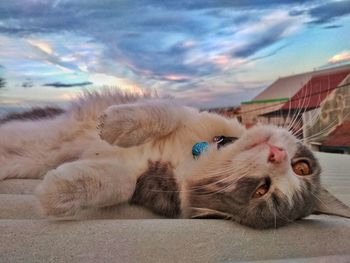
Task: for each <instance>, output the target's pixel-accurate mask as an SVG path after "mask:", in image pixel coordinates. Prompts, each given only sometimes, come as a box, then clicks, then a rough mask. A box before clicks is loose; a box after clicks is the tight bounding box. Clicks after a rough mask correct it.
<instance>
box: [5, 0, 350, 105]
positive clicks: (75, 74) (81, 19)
mask: <svg viewBox="0 0 350 263" xmlns="http://www.w3.org/2000/svg"><path fill="white" fill-rule="evenodd" d="M17 2H18V1H0V64H1V65H3V66H4V67H5V69H6V70H2V71H4V72H5V73H4V74H6V77H7V80H8V83H9V85H8V86H11V87H13V88H11V89H8V90H7V91H6V92H7V93H8V94H11V96H14V97H15V96H17V95H18V94H20V93H21V91H22V90H20V89H24V87H23V85H22V84H23V83H25V81H26V78H28V77H30V79H31V83H32V85H33V87H31V89H32V88H34V87H37V88H38V90H42V91H43V92H42V94H43V96H44V94H47V96H58V95H57V94H61V93H59V92H63V91H62V90H63V89H52V88H50V87H52V85H51V86H50V85H47V84H54V85H53V86H57V87H58V86H60V85H61V84H63V86H62V87H64V85H68V86H67V87H65V89H64V91H65V94H67V90H68V89H72V90H74V89H76V90H78V88H79V87H81V86H84V85H80V86H79V85H75V84H81V83H83V84H84V83H91V86H95V87H100V86H118V87H121V88H124V89H128V90H135V91H140V90H141V89H142V88H150V89H157V90H158V91H159V92H160V93H164V94H169V93H170V94H175V95H177V96H180V97H181V98H184V100H185V97H186V96H187V98H188V99H187V101H189V102H191V103H194V104H198V103H200V102H201V103H206V104H211V105H215V106H217V105H220V104H223V103H225V104H228V103H229V104H239V102H240V100H247V99H249V98H250V97H251V96H253V93H254V92H257V91H258V90H260V89H262V88H263V87H262V86H261V85H256V86H255V85H252V84H251V83H252V82H256V83H264V85H268V84H269V83H270V82H272V81H273V79H274V78H276V77H279V76H281V75H289V74H291V73H294V72H295V68H294V67H293V66H294V65H296V64H298V63H299V64H302V66H300V67H299V68H298V71H303V70H310V69H312V68H314V67H318V66H320V63H322V61H323V62H324V61H327V60H329V63H332V64H335V63H340V62H344V61H349V51H344V52H342V53H339V54H337V55H334V56H333V57H331V58H329V57H330V54H336V53H337V52H338V51H339V50H343V48H344V45H342V46H341V43H348V41H349V38H346V34H347V33H348V32H349V30H350V22H349V20H350V19H349V14H350V9H349V8H350V1H349V0H343V1H331V0H325V1H321V2H320V1H316V0H311V1H302V0H297V1H277V0H272V1H263V0H249V1H208V0H193V1H185V0H179V1H159V0H135V1H107V0H101V1H96V0H75V1H68V0H55V1H49V0H40V1H21V2H20V3H21V4H18V3H17ZM326 29H327V30H326ZM334 32H337V36H338V38H337V40H336V41H335V40H334V41H331V40H332V39H334V35H332V33H334ZM319 43H322V45H319ZM333 46H334V47H333ZM339 46H341V47H339ZM321 48H322V50H321ZM310 49H312V50H311V51H310ZM325 50H327V52H328V53H327V52H325ZM316 51H317V52H316ZM301 57H302V58H303V63H300V58H301ZM298 58H299V59H298ZM293 61H294V64H293ZM299 64H298V65H299ZM303 66H304V67H303ZM70 85H71V86H70ZM24 86H26V85H24ZM49 86H50V87H49ZM86 86H90V85H86ZM86 86H84V87H86ZM31 89H27V90H28V92H29V90H31ZM248 90H249V92H248ZM28 94H29V93H28ZM196 94H197V95H198V96H197V99H194V98H192V96H196ZM229 94H234V95H229ZM220 96H225V99H224V98H221V99H220ZM0 100H1V98H0ZM0 104H1V101H0Z"/></svg>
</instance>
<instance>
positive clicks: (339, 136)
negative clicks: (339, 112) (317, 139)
mask: <svg viewBox="0 0 350 263" xmlns="http://www.w3.org/2000/svg"><path fill="white" fill-rule="evenodd" d="M322 145H324V146H338V147H350V120H346V121H344V122H343V123H342V124H340V125H339V126H338V127H337V128H336V129H335V130H334V131H333V132H331V133H330V134H329V135H328V137H327V139H326V140H325V141H324V142H323V144H322Z"/></svg>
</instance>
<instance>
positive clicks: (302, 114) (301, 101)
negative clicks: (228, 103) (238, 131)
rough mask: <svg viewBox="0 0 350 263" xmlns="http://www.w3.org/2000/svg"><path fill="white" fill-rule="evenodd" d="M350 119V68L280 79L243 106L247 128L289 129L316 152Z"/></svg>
mask: <svg viewBox="0 0 350 263" xmlns="http://www.w3.org/2000/svg"><path fill="white" fill-rule="evenodd" d="M348 118H350V65H345V66H340V67H333V68H329V69H324V70H318V71H312V72H307V73H303V74H298V75H293V76H288V77H285V78H280V79H278V80H276V81H275V82H274V83H273V84H272V85H270V86H269V87H268V88H267V89H265V90H264V91H263V92H261V93H260V94H259V95H258V96H256V97H255V98H254V99H253V100H252V101H248V102H242V104H241V119H242V123H244V124H245V125H246V126H247V127H250V126H251V125H254V124H255V123H257V122H260V123H270V124H275V125H278V126H284V127H288V128H290V129H291V130H292V131H293V132H294V134H295V135H296V136H298V137H299V138H304V140H305V141H307V142H308V143H309V144H310V145H312V146H314V147H315V148H317V149H319V148H320V147H321V148H322V147H323V146H322V142H323V141H324V140H325V139H326V138H327V136H328V135H329V134H330V133H331V132H332V131H333V130H334V129H335V127H337V126H339V125H340V124H342V123H343V122H344V121H345V120H346V119H348ZM325 147H326V145H324V147H323V148H322V149H325Z"/></svg>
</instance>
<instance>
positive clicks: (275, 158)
mask: <svg viewBox="0 0 350 263" xmlns="http://www.w3.org/2000/svg"><path fill="white" fill-rule="evenodd" d="M269 147H270V154H269V159H268V161H269V162H271V163H280V162H282V161H283V160H284V159H285V158H286V156H287V153H286V151H285V150H283V149H281V148H278V147H276V146H272V145H269Z"/></svg>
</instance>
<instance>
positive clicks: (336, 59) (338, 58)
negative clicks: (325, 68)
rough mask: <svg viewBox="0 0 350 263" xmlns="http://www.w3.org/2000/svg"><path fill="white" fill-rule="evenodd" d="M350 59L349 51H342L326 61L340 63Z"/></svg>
mask: <svg viewBox="0 0 350 263" xmlns="http://www.w3.org/2000/svg"><path fill="white" fill-rule="evenodd" d="M349 60H350V52H349V51H344V52H342V53H339V54H336V55H334V56H333V57H331V58H330V59H329V60H328V62H329V63H331V64H334V63H340V62H344V61H349Z"/></svg>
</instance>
